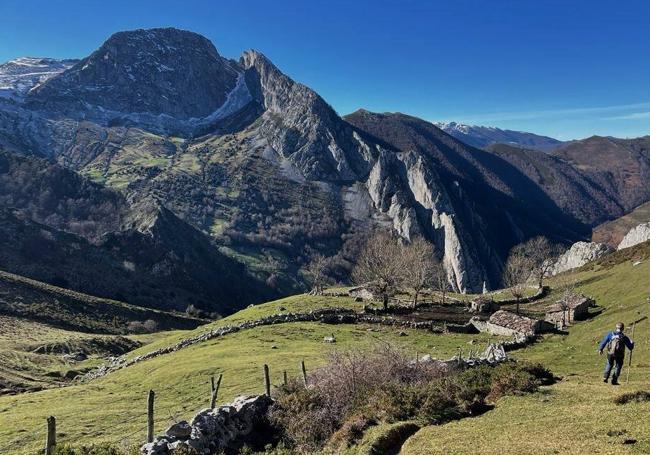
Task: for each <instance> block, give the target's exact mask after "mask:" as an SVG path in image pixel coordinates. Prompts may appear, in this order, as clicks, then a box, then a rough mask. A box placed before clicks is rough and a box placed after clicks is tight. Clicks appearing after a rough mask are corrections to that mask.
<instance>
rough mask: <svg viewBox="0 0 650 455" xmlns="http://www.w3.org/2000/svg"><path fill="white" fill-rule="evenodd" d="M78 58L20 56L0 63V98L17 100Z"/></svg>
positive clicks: (72, 63)
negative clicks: (59, 58)
mask: <svg viewBox="0 0 650 455" xmlns="http://www.w3.org/2000/svg"><path fill="white" fill-rule="evenodd" d="M77 62H78V60H72V59H71V60H56V59H53V58H37V57H21V58H17V59H15V60H10V61H8V62H6V63H3V64H1V65H0V98H7V99H14V100H18V99H21V98H23V97H24V96H25V95H26V94H27V93H28V92H29V90H31V89H32V88H34V87H36V86H38V85H40V84H42V83H44V82H45V81H47V80H48V79H50V78H52V77H54V76H56V75H57V74H59V73H62V72H63V71H65V70H67V69H68V68H70V67H72V66H73V65H74V64H75V63H77Z"/></svg>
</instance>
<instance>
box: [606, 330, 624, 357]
mask: <svg viewBox="0 0 650 455" xmlns="http://www.w3.org/2000/svg"><path fill="white" fill-rule="evenodd" d="M624 336H625V335H623V334H622V333H614V334H613V335H612V338H611V339H610V340H609V350H608V353H609V354H610V355H613V356H616V357H620V356H622V355H624V354H625V342H624V341H623V337H624Z"/></svg>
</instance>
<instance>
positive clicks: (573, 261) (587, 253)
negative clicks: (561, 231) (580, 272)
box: [552, 242, 613, 275]
mask: <svg viewBox="0 0 650 455" xmlns="http://www.w3.org/2000/svg"><path fill="white" fill-rule="evenodd" d="M612 251H613V249H612V248H611V247H610V246H609V245H606V244H604V243H594V242H576V243H574V244H573V245H571V248H569V249H568V250H567V251H565V252H564V254H562V255H561V256H560V257H559V258H558V260H557V262H556V263H555V265H554V266H553V270H552V273H553V275H557V274H558V273H562V272H566V271H567V270H571V269H575V268H578V267H582V266H583V265H585V264H587V263H589V262H592V261H595V260H596V259H598V258H601V257H603V256H605V255H606V254H609V253H611V252H612Z"/></svg>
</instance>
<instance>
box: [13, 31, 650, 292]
mask: <svg viewBox="0 0 650 455" xmlns="http://www.w3.org/2000/svg"><path fill="white" fill-rule="evenodd" d="M41 63H42V64H43V65H44V68H45V70H46V71H44V72H47V73H48V74H47V75H46V76H43V78H40V76H39V78H37V79H38V80H36V79H33V80H32V79H29V80H28V81H27V82H25V81H26V79H25V77H27V76H26V75H25V74H22V73H21V74H18V73H19V72H20V71H18V69H16V68H14V67H15V66H16V65H13V66H11V68H10V67H9V66H6V68H9V69H6V70H5V73H6V74H5V75H8V76H7V77H8V78H9V79H7V78H6V77H5V82H2V84H0V85H3V86H4V85H6V86H7V87H14V88H15V87H19V86H20V87H21V88H20V90H22V91H21V92H20V93H21V95H20V96H19V97H17V98H16V97H14V98H11V97H8V96H5V97H3V96H2V95H1V94H0V147H2V148H4V149H6V150H7V151H10V152H16V153H21V154H31V155H37V156H39V155H40V156H43V157H47V158H48V159H49V160H51V161H54V162H57V163H58V164H60V165H63V166H65V167H69V168H72V169H73V170H74V171H76V172H79V173H81V174H83V175H86V176H89V177H91V178H92V179H93V180H95V181H97V182H98V183H101V184H103V185H106V186H110V187H112V188H115V189H118V190H119V191H120V192H121V193H123V194H124V195H125V197H126V199H127V201H128V203H129V205H133V206H135V207H137V206H138V204H139V203H140V202H141V201H142V200H151V199H155V201H156V203H157V204H160V205H161V206H164V207H165V208H166V209H168V210H169V211H170V212H171V213H173V215H175V216H176V217H178V218H179V219H180V220H182V221H183V222H185V223H187V224H188V225H191V226H192V227H193V228H195V229H196V230H197V233H199V234H200V235H202V236H204V237H205V239H204V240H205V241H207V242H214V243H216V244H217V245H218V246H219V247H221V248H222V249H223V250H224V251H227V252H228V254H230V255H232V256H234V257H238V258H239V257H242V258H245V257H249V258H259V257H262V256H264V257H265V258H267V259H268V260H262V261H259V260H257V259H256V260H248V259H244V260H243V261H242V262H244V263H245V264H246V267H247V268H249V269H250V271H251V272H253V275H255V276H259V277H261V278H263V280H265V281H266V280H267V279H268V280H269V282H271V283H275V284H274V286H275V287H276V289H278V290H279V292H281V293H285V294H287V293H294V292H296V290H297V289H298V288H299V286H300V285H301V284H302V283H301V280H302V278H301V274H300V273H299V272H297V270H296V267H295V265H296V264H303V263H308V262H309V260H310V259H311V258H310V256H311V255H312V253H316V252H317V253H319V254H323V255H325V256H335V255H337V254H338V253H339V252H341V251H346V248H347V246H349V244H351V243H353V242H352V240H351V238H352V237H353V235H354V234H356V233H359V232H367V231H369V230H371V229H374V228H377V227H381V228H389V229H392V230H394V231H395V232H397V233H399V235H400V236H402V237H403V238H405V239H411V238H413V237H414V236H418V235H423V236H425V237H426V238H428V239H429V240H430V241H431V242H433V243H434V244H435V246H436V252H437V255H438V256H439V257H440V258H441V259H443V261H444V264H445V266H446V269H447V273H448V278H449V283H450V286H451V287H452V288H453V289H454V290H456V291H475V292H480V291H481V289H482V288H483V286H484V283H486V285H487V287H488V288H496V287H498V286H499V284H500V280H501V275H502V273H501V272H502V270H503V265H504V261H505V258H506V257H507V255H508V251H509V250H510V249H511V248H512V247H513V246H514V245H515V244H517V243H520V242H522V241H525V240H526V239H527V238H529V237H531V236H534V235H540V234H541V235H545V236H547V237H549V238H551V239H553V240H559V239H562V240H566V239H569V240H577V239H580V238H584V237H585V236H586V235H587V234H588V232H589V230H590V225H591V224H593V223H595V222H597V221H598V220H601V219H606V218H609V217H611V216H612V215H617V214H620V213H619V212H621V211H622V210H623V209H624V207H625V205H621V204H618V203H617V202H616V201H615V200H614V199H613V196H612V195H613V194H614V192H607V193H603V191H602V190H601V189H600V188H601V186H604V184H603V185H593V184H591V183H589V182H590V181H589V179H585V178H582V174H581V172H582V170H580V169H582V168H580V169H578V168H575V167H573V166H572V164H571V163H570V162H569V161H570V160H561V159H559V158H557V157H554V156H551V155H548V154H544V153H541V152H531V151H525V150H524V151H519V150H518V151H516V152H512V151H495V150H491V151H490V152H487V151H483V150H478V149H475V148H473V147H470V146H468V145H466V144H464V143H462V142H460V141H458V140H456V139H454V138H453V137H451V136H450V135H448V134H446V133H445V132H443V131H442V130H440V129H439V128H437V127H436V126H434V125H433V124H431V123H430V122H426V121H424V120H421V119H417V118H415V117H410V116H407V115H403V114H374V113H370V112H367V111H358V112H355V113H354V114H351V115H349V116H346V117H345V118H341V117H340V116H339V115H338V114H337V113H336V111H335V110H334V109H332V107H331V106H329V105H328V104H327V102H326V101H325V100H324V99H323V98H321V97H320V96H319V95H318V94H317V93H316V92H314V91H313V90H311V89H310V88H308V87H306V86H304V85H302V84H300V83H298V82H295V81H293V80H292V79H291V78H290V77H288V76H287V75H285V74H283V73H282V72H281V71H280V69H278V68H277V67H276V66H275V65H273V63H272V62H271V61H270V60H269V59H268V58H266V57H265V56H264V55H263V54H261V53H260V52H257V51H254V50H251V51H246V52H245V53H243V55H242V56H241V58H240V59H238V60H230V59H226V58H224V57H222V56H221V55H219V53H218V52H217V50H216V48H215V47H214V45H213V44H212V43H210V41H209V40H207V39H206V38H204V37H202V36H200V35H197V34H194V33H191V32H187V31H182V30H175V29H152V30H134V31H128V32H120V33H116V34H115V35H113V36H112V37H110V38H109V39H108V40H107V41H106V42H105V43H104V44H103V45H102V46H101V47H99V49H97V50H96V51H95V52H93V53H92V54H91V55H89V56H88V57H86V58H84V59H83V60H82V61H79V62H78V63H76V64H74V66H72V67H71V68H68V66H69V65H70V64H72V63H74V62H66V63H56V62H54V61H51V62H46V63H47V64H46V63H43V62H41ZM41 63H38V62H36V63H35V64H38V65H41ZM48 65H50V66H49V67H51V68H52V71H49V69H48V68H49V67H48ZM1 73H2V70H0V76H2V74H1ZM14 73H15V74H14ZM50 73H51V74H50ZM21 78H22V79H21ZM0 79H2V77H0ZM21 80H22V82H21ZM23 82H25V83H23ZM21 84H22V85H21ZM30 84H31V85H30ZM12 90H13V89H12ZM14 91H15V90H14ZM12 93H13V92H12ZM619 145H620V144H619ZM626 147H627V146H626ZM632 148H633V149H634V150H636V149H639V150H645V149H647V147H645V145H644V143H643V142H639V143H638V144H636V143H635V144H633V147H632ZM621 150H622V152H625V153H628V151H629V150H628V148H625V149H624V150H623V149H621ZM635 153H636V152H635ZM637 155H638V157H637V158H638V159H636V158H635V161H633V162H632V163H631V164H630V165H629V166H627V165H626V167H625V169H624V170H625V171H626V173H623V174H621V175H627V170H629V168H631V166H632V165H637V164H638V163H643V162H645V161H643V160H644V159H645V155H643V154H642V153H641V152H639V153H637ZM571 156H574V155H573V154H572V155H571ZM608 156H609V155H608ZM641 168H642V169H645V167H643V166H641ZM540 170H543V172H542V171H540ZM645 175H646V174H641V176H642V177H643V176H645ZM640 180H641V181H643V179H640ZM626 181H627V180H625V181H623V182H622V183H621V185H620V186H624V184H625V182H626ZM638 192H639V191H638V188H631V189H629V191H628V192H627V193H629V194H630V195H634V194H637V193H638ZM51 193H53V194H56V193H57V191H56V190H55V189H53V191H51ZM627 193H626V194H627ZM639 197H642V196H639ZM637 199H639V198H638V197H634V198H631V199H630V201H631V202H634V201H636V200H637ZM608 201H609V203H608ZM56 206H57V205H56V204H52V207H56ZM55 215H56V214H55V213H43V214H42V215H41V219H42V220H47V222H48V223H52V222H54V221H56V220H57V217H56V216H55ZM105 219H107V220H108V219H115V220H117V219H118V218H117V217H113V218H111V217H110V216H107V217H106V218H105ZM179 238H180V237H179ZM181 240H182V239H181ZM348 242H349V243H348ZM346 243H347V244H346ZM307 245H308V246H309V248H307ZM181 258H182V257H181ZM131 262H132V261H131ZM269 264H272V266H269ZM155 269H156V270H157V271H162V272H164V271H165V270H168V267H166V266H165V262H164V261H163V262H161V261H156V262H155ZM337 278H338V279H341V280H344V279H346V278H347V277H345V276H338V277H337ZM159 300H164V299H159Z"/></svg>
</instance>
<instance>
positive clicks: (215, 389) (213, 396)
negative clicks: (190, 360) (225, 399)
mask: <svg viewBox="0 0 650 455" xmlns="http://www.w3.org/2000/svg"><path fill="white" fill-rule="evenodd" d="M222 377H223V373H221V374H220V375H219V379H217V385H216V386H215V385H214V376H212V377H211V378H210V409H214V408H215V406H216V405H217V394H218V393H219V386H221V378H222Z"/></svg>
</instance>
